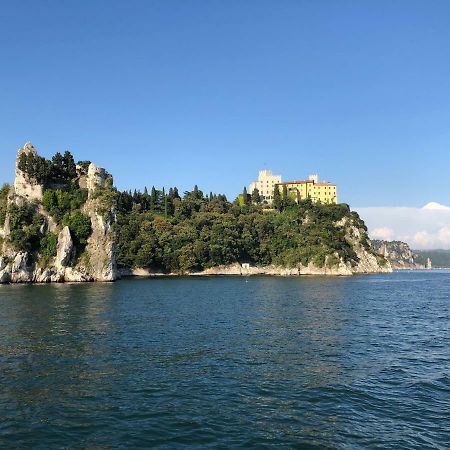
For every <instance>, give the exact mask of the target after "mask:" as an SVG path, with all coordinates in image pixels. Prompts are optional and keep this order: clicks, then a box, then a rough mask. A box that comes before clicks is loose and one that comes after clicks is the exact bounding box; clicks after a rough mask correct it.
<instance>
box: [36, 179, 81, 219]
mask: <svg viewBox="0 0 450 450" xmlns="http://www.w3.org/2000/svg"><path fill="white" fill-rule="evenodd" d="M86 200H87V190H86V189H80V188H78V187H77V186H76V185H75V183H70V184H69V185H68V188H67V190H62V189H46V190H45V191H44V197H43V199H42V205H43V206H44V208H45V209H46V211H47V212H48V213H49V214H50V215H51V216H52V217H53V218H54V219H55V220H56V221H57V222H58V223H59V222H61V220H63V218H64V216H65V215H67V214H69V215H70V213H71V212H73V211H76V210H79V209H80V208H81V207H82V206H83V204H84V203H85V202H86Z"/></svg>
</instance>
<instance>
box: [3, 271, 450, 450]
mask: <svg viewBox="0 0 450 450" xmlns="http://www.w3.org/2000/svg"><path fill="white" fill-rule="evenodd" d="M449 444H450V273H448V272H428V271H424V272H403V273H395V274H389V275H371V276H360V277H352V278H250V279H248V280H245V279H244V278H195V279H194V278H180V279H150V280H127V281H121V282H118V283H115V284H83V285H46V286H1V287H0V447H1V448H2V449H4V448H37V449H52V448H55V449H61V448H77V449H82V448H83V449H84V448H87V449H112V448H136V449H137V448H155V447H156V448H176V449H179V448H246V449H247V448H257V449H264V448H274V449H283V448H295V449H301V448H305V449H306V448H308V449H309V448H348V449H356V448H361V449H367V448H383V449H384V448H392V449H400V448H417V449H426V448H438V449H439V448H440V449H444V448H449Z"/></svg>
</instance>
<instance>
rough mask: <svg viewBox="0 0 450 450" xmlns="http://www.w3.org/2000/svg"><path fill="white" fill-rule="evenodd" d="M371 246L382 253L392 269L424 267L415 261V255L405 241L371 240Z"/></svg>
mask: <svg viewBox="0 0 450 450" xmlns="http://www.w3.org/2000/svg"><path fill="white" fill-rule="evenodd" d="M372 245H373V248H374V249H375V250H376V251H377V252H378V253H379V254H381V255H383V256H384V257H385V258H386V259H387V260H388V261H389V262H390V264H391V266H392V268H393V269H396V270H399V269H424V268H425V266H424V265H422V264H419V263H418V262H417V261H416V258H417V255H416V254H415V253H413V252H412V250H411V249H410V248H409V245H408V244H407V243H406V242H401V241H380V240H373V241H372Z"/></svg>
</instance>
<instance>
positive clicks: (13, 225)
mask: <svg viewBox="0 0 450 450" xmlns="http://www.w3.org/2000/svg"><path fill="white" fill-rule="evenodd" d="M8 216H9V226H10V234H9V236H8V240H9V243H10V244H11V245H12V247H13V248H14V249H16V250H17V251H28V252H30V251H34V250H36V249H38V248H39V247H40V240H41V237H42V234H41V231H40V229H41V225H42V220H43V218H42V216H41V215H39V214H38V213H37V212H36V207H35V206H34V205H32V204H31V203H25V204H24V205H23V206H17V205H14V204H12V205H9V207H8Z"/></svg>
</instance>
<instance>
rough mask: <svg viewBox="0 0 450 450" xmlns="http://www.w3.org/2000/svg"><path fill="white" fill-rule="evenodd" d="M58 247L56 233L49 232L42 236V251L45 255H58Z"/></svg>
mask: <svg viewBox="0 0 450 450" xmlns="http://www.w3.org/2000/svg"><path fill="white" fill-rule="evenodd" d="M57 247H58V236H57V235H56V234H55V233H47V234H46V235H45V236H43V237H42V239H41V242H40V253H41V255H43V256H47V257H50V258H51V257H53V256H56V251H57Z"/></svg>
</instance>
